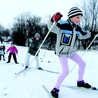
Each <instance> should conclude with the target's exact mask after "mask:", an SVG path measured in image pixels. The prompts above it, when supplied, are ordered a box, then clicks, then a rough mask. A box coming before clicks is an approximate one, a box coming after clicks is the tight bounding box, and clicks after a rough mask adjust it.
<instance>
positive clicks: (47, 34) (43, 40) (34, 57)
mask: <svg viewBox="0 0 98 98" xmlns="http://www.w3.org/2000/svg"><path fill="white" fill-rule="evenodd" d="M55 24H56V22H53V24H52V26H51V27H50V29H49V31H48V33H47V35H46V36H45V38H44V40H43V41H42V43H41V45H40V47H39V49H38V50H37V52H36V54H35V55H34V58H35V57H36V55H37V54H38V52H39V50H40V49H41V47H42V45H43V43H44V42H45V40H46V38H47V37H48V35H49V33H50V32H51V30H52V28H53V27H54V25H55ZM34 58H33V60H34ZM33 60H32V61H31V63H30V65H31V64H32V62H33Z"/></svg>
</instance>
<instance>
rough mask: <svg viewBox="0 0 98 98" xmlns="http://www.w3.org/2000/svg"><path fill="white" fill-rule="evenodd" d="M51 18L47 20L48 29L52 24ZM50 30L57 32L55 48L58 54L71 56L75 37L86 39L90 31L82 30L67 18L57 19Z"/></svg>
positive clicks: (73, 51)
mask: <svg viewBox="0 0 98 98" xmlns="http://www.w3.org/2000/svg"><path fill="white" fill-rule="evenodd" d="M52 24H53V22H52V21H51V19H49V21H48V24H47V26H48V29H49V28H50V27H51V26H52ZM51 32H53V33H55V34H57V41H56V50H55V53H56V55H58V56H72V55H73V54H74V53H75V52H76V48H75V47H74V46H75V42H76V39H77V38H78V39H87V38H89V37H90V36H91V33H90V32H84V31H83V30H82V29H81V27H80V26H79V25H75V24H73V23H72V22H71V21H70V20H69V19H68V20H66V21H59V22H58V23H57V24H55V25H54V27H53V28H52V30H51Z"/></svg>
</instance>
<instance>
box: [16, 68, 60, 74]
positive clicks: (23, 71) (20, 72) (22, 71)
mask: <svg viewBox="0 0 98 98" xmlns="http://www.w3.org/2000/svg"><path fill="white" fill-rule="evenodd" d="M30 69H36V68H33V67H29V68H27V69H23V70H21V71H19V72H18V73H15V75H19V74H22V73H26V72H27V71H28V70H30ZM36 70H39V71H46V72H50V73H55V74H59V72H55V71H51V70H47V69H36Z"/></svg>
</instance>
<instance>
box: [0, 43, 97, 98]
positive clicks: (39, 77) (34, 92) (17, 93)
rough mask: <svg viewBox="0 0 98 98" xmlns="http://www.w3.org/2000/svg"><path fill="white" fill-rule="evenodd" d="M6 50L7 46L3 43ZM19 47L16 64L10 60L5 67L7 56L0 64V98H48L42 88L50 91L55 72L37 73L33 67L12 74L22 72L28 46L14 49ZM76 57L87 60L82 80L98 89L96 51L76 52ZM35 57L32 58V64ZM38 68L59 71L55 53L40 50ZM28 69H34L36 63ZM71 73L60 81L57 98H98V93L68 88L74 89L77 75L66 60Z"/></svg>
mask: <svg viewBox="0 0 98 98" xmlns="http://www.w3.org/2000/svg"><path fill="white" fill-rule="evenodd" d="M5 46H6V49H7V48H8V47H9V46H10V44H6V43H5ZM16 47H17V48H18V51H19V53H18V55H17V59H18V62H19V64H15V63H14V61H13V59H12V60H11V62H10V63H9V64H7V63H6V62H7V58H8V53H7V54H6V55H5V57H6V61H3V60H1V61H0V98H50V97H49V96H48V94H47V92H46V91H45V90H44V88H43V85H45V86H46V88H47V89H48V90H49V91H51V90H52V88H53V87H54V85H55V82H56V80H57V78H58V76H59V74H56V73H49V72H46V71H40V70H36V69H34V68H32V69H30V70H29V71H27V72H26V73H25V74H20V75H19V76H16V75H15V73H17V72H19V71H21V70H22V69H24V67H23V66H22V64H23V63H24V61H25V57H26V54H27V49H28V48H27V47H22V46H16ZM78 53H79V55H80V56H82V55H83V53H84V55H83V56H82V58H83V59H84V60H85V61H86V63H87V67H86V71H85V75H84V80H85V81H86V82H89V83H90V84H92V85H93V86H96V87H98V79H97V74H98V71H97V70H98V65H97V64H98V51H97V50H89V51H78ZM33 58H34V57H31V61H32V59H33ZM39 58H40V67H42V68H44V69H48V70H51V71H55V72H59V73H60V72H61V66H60V62H59V60H58V57H57V56H56V55H54V51H49V50H45V49H41V50H40V55H39ZM30 67H36V62H35V60H34V61H33V62H32V64H31V66H30ZM69 69H70V73H69V75H68V76H67V78H66V79H65V80H64V81H63V83H62V85H61V88H60V93H59V94H60V98H72V97H74V98H98V91H93V90H87V89H84V88H80V89H71V88H67V87H66V86H65V85H68V86H76V83H77V76H78V66H77V65H76V64H75V63H74V62H73V61H71V60H69Z"/></svg>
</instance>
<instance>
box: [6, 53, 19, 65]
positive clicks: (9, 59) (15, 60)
mask: <svg viewBox="0 0 98 98" xmlns="http://www.w3.org/2000/svg"><path fill="white" fill-rule="evenodd" d="M12 55H13V59H14V62H15V63H17V58H16V54H15V53H14V54H12V53H9V56H8V62H10V61H11V57H12Z"/></svg>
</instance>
